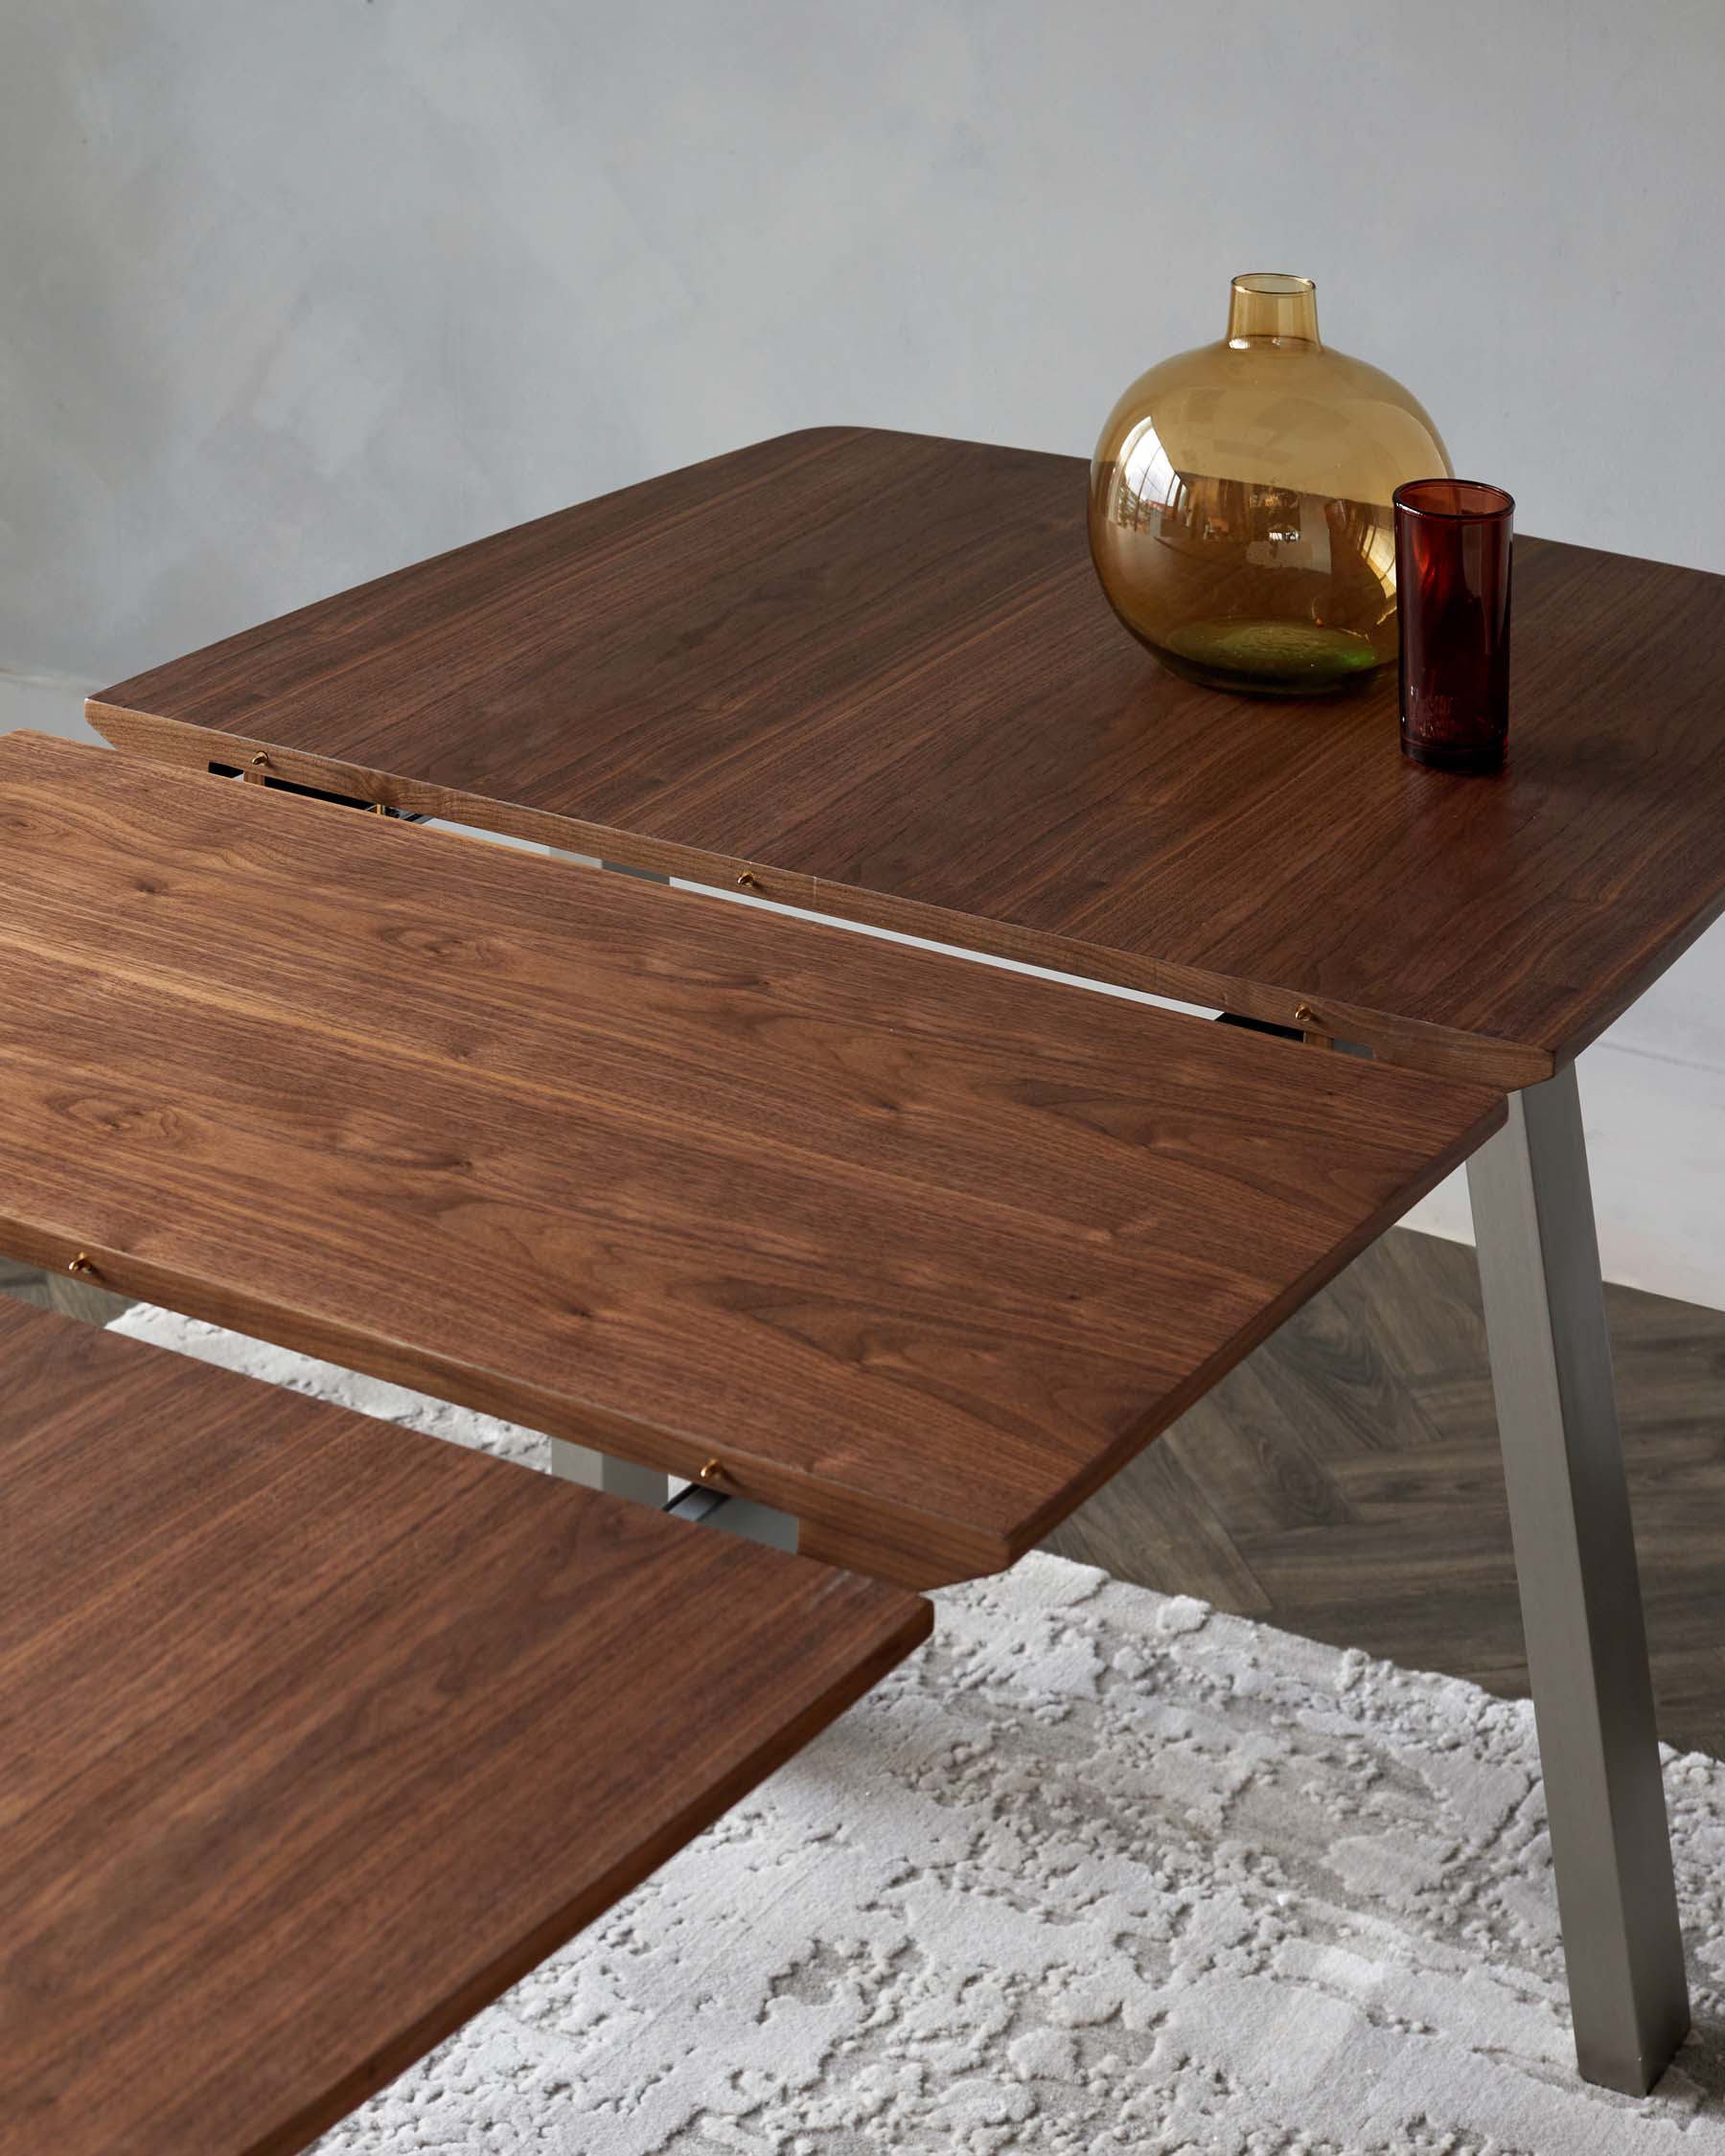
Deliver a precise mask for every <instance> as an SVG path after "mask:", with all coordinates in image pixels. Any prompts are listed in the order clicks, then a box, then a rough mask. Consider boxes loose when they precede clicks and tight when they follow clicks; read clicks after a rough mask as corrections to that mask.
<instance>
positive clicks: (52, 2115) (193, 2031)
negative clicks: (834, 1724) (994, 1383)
mask: <svg viewBox="0 0 1725 2156" xmlns="http://www.w3.org/2000/svg"><path fill="white" fill-rule="evenodd" d="M0 1368H3V1369H4V1372H5V1382H4V1384H0V1760H4V1762H5V1771H4V1773H3V1774H0V1825H3V1828H4V1831H0V2151H4V2152H5V2156H263V2152H265V2151H278V2150H288V2149H295V2148H300V2147H303V2146H304V2145H305V2144H306V2143H307V2142H309V2141H311V2139H313V2138H314V2137H315V2136H316V2135H317V2134H319V2133H320V2132H322V2130H323V2129H324V2128H325V2127H326V2126H329V2125H331V2124H332V2123H334V2121H335V2120H337V2119H339V2118H341V2117H342V2116H343V2115H344V2114H345V2113H346V2112H348V2111H350V2110H352V2109H353V2107H354V2106H355V2105H356V2104H357V2103H359V2102H360V2101H362V2100H363V2099H365V2098H366V2097H367V2096H369V2095H370V2094H371V2093H372V2092H373V2091H374V2090H375V2089H378V2088H380V2086H381V2085H382V2084H383V2083H384V2082H385V2081H387V2080H389V2079H390V2078H392V2077H393V2076H395V2075H396V2074H398V2073H399V2072H401V2070H402V2069H403V2067H405V2066H406V2065H408V2064H409V2063H410V2062H411V2061H412V2060H413V2059H415V2058H417V2057H418V2056H419V2055H420V2054H421V2053H423V2052H426V2051H428V2050H429V2049H430V2048H431V2046H432V2045H433V2044H435V2043H437V2042H438V2041H440V2040H441V2038H443V2037H444V2036H446V2035H448V2034H449V2031H450V2030H452V2029H454V2028H456V2027H458V2026H459V2025H460V2024H461V2023H462V2022H463V2021H465V2020H467V2019H468V2017H469V2016H470V2015H472V2014H474V2013H476V2012H477V2011H478V2010H479V2008H480V2007H483V2006H485V2005H487V2004H488V2003H489V2002H490V2001H491V2000H493V1999H495V1997H496V1996H497V1995H498V1994H499V1993H500V1992H502V1991H503V1990H504V1989H506V1988H507V1986H508V1985H509V1984H512V1983H514V1982H515V1981H516V1979H517V1977H520V1976H523V1975H525V1973H526V1972H527V1970H528V1969H530V1968H532V1967H533V1966H534V1964H535V1963H536V1962H538V1961H541V1960H542V1959H543V1958H544V1956H545V1955H546V1954H548V1953H549V1952H550V1951H551V1950H552V1948H554V1947H556V1946H558V1945H560V1944H561V1943H562V1942H563V1940H564V1939H565V1938H569V1937H570V1935H571V1934H572V1933H574V1932H575V1931H577V1930H578V1929H579V1928H580V1927H581V1926H582V1925H583V1924H584V1923H586V1922H588V1921H589V1920H590V1919H591V1918H593V1917H594V1916H596V1915H599V1914H600V1912H601V1911H602V1910H605V1909H607V1908H609V1906H610V1904H611V1903H612V1902H613V1901H615V1900H616V1899H617V1898H618V1896H619V1895H621V1894H622V1893H624V1892H626V1891H627V1890H628V1889H629V1888H630V1887H632V1886H633V1885H634V1884H635V1882H636V1881H637V1880H639V1879H642V1878H644V1877H645V1876H646V1874H647V1873H648V1872H649V1871H651V1870H652V1869H654V1867H655V1865H658V1864H660V1863H662V1862H663V1861H664V1859H665V1858H666V1857H668V1856H669V1855H671V1854H672V1852H673V1851H674V1850H676V1849H678V1848H679V1847H680V1846H682V1845H683V1844H684V1843H685V1842H687V1841H688V1840H689V1839H690V1837H691V1836H692V1835H694V1834H695V1833H696V1832H698V1831H699V1829H700V1828H701V1827H702V1826H704V1825H705V1824H706V1823H708V1822H709V1821H710V1820H712V1819H714V1818H716V1817H717V1816H718V1815H719V1813H720V1812H722V1811H723V1810H724V1808H725V1807H726V1806H727V1805H728V1804H730V1803H732V1802H733V1801H735V1800H736V1799H737V1798H739V1797H740V1796H742V1795H743V1794H744V1793H745V1792H746V1791H747V1790H748V1789H749V1788H751V1787H752V1786H753V1785H754V1784H755V1783H756V1782H757V1781H759V1780H760V1779H761V1778H763V1777H764V1776H765V1775H766V1774H768V1773H769V1772H770V1770H771V1769H772V1768H773V1767H775V1766H777V1765H778V1764H779V1762H780V1761H781V1760H783V1759H785V1758H787V1757H788V1756H789V1755H791V1754H792V1753H793V1752H794V1751H796V1750H797V1749H798V1747H799V1746H800V1745H802V1744H803V1743H804V1742H806V1740H807V1739H808V1738H809V1737H811V1736H812V1735H813V1734H814V1733H815V1732H816V1731H817V1730H819V1729H821V1728H822V1727H824V1726H825V1724H826V1723H828V1722H830V1721H831V1720H832V1719H833V1717H834V1716H835V1715H836V1714H838V1713H839V1711H840V1710H841V1709H843V1708H845V1707H846V1706H848V1705H849V1704H850V1702H851V1701H852V1700H854V1699H856V1698H857V1697H858V1696H859V1694H860V1693H862V1691H863V1690H865V1689H866V1688H867V1686H869V1685H871V1684H872V1683H873V1682H874V1681H875V1680H876V1679H877V1678H878V1677H880V1676H882V1675H883V1674H884V1673H885V1671H886V1670H887V1669H888V1668H890V1667H891V1665H892V1664H893V1663H896V1662H897V1661H899V1660H900V1659H901V1658H902V1657H903V1656H904V1655H906V1654H907V1653H908V1652H909V1650H910V1649H911V1648H912V1647H914V1646H915V1645H916V1644H917V1642H918V1641H919V1640H922V1639H923V1638H924V1637H926V1635H927V1633H928V1630H929V1626H930V1620H931V1614H932V1613H931V1609H930V1606H929V1604H928V1603H926V1602H924V1601H921V1600H920V1599H919V1598H917V1597H915V1596H911V1595H907V1594H902V1593H900V1592H899V1591H897V1590H895V1589H890V1588H884V1587H882V1586H880V1585H879V1584H878V1583H875V1582H873V1581H868V1580H862V1579H857V1578H854V1577H850V1576H846V1575H845V1574H842V1573H838V1572H834V1571H828V1570H827V1569H826V1568H824V1567H822V1566H817V1565H811V1564H808V1563H806V1562H804V1561H803V1560H801V1559H798V1558H792V1557H786V1556H784V1555H782V1554H779V1553H777V1552H774V1551H771V1550H764V1549H760V1548H754V1547H753V1546H751V1545H749V1544H747V1543H744V1542H741V1541H739V1540H737V1539H736V1538H735V1537H733V1536H730V1535H721V1534H712V1533H703V1532H702V1531H701V1529H700V1528H698V1527H692V1526H687V1525H683V1524H682V1523H680V1522H678V1521H673V1520H666V1519H662V1518H661V1517H660V1516H659V1515H658V1514H657V1513H655V1512H652V1511H650V1510H647V1509H646V1508H644V1507H642V1506H639V1505H630V1504H624V1503H622V1502H618V1501H616V1500H613V1499H609V1498H601V1497H597V1496H595V1495H594V1494H593V1493H591V1492H589V1491H585V1490H577V1489H573V1488H571V1487H569V1486H568V1485H567V1484H564V1483H558V1482H554V1481H553V1480H552V1479H551V1478H550V1477H549V1476H545V1475H535V1474H533V1473H531V1472H530V1471H528V1470H527V1469H525V1468H521V1467H517V1466H513V1465H509V1464H506V1463H504V1462H502V1461H499V1460H494V1459H489V1458H486V1457H484V1456H482V1455H480V1454H477V1453H472V1452H465V1451H463V1450H462V1449H461V1448H460V1447H458V1446H455V1445H449V1444H445V1443H443V1442H441V1441H440V1440H439V1439H437V1438H435V1437H425V1436H421V1435H419V1434H416V1433H412V1432H408V1431H403V1430H399V1429H397V1428H396V1427H395V1426H394V1425H392V1424H387V1423H380V1422H373V1421H369V1420H367V1419H366V1418H365V1417H363V1416H361V1415H357V1414H352V1413H349V1412H347V1411H344V1410H339V1409H335V1408H331V1407H328V1406H325V1405H323V1404H322V1403H320V1402H317V1401H311V1400H307V1399H305V1398H303V1397H302V1396H301V1395H300V1394H298V1393H295V1392H291V1391H287V1390H284V1389H282V1388H278V1387H274V1386H266V1385H261V1384H259V1383H257V1382H256V1381H255V1380H253V1379H250V1378H244V1377H239V1376H236V1375H235V1374H234V1373H233V1372H232V1371H228V1370H219V1369H214V1368H212V1367H210V1366H209V1365H205V1364H200V1363H196V1362H193V1361H191V1360H190V1359H189V1358H187V1357H185V1356H180V1355H174V1354H170V1353H169V1352H167V1351H166V1350H164V1349H161V1348H155V1347H147V1346H144V1345H143V1344H141V1343H140V1342H136V1341H128V1340H123V1339H121V1338H119V1337H117V1336H116V1335H114V1334H111V1333H103V1332H101V1331H99V1330H98V1329H97V1328H96V1327H94V1326H90V1325H80V1324H75V1323H73V1322H72V1321H71V1320H70V1319H63V1318H50V1317H48V1316H46V1315H45V1314H43V1313H40V1312H36V1311H31V1310H27V1309H26V1308H25V1307H24V1306H23V1305H22V1304H20V1303H15V1302H9V1303H0Z"/></svg>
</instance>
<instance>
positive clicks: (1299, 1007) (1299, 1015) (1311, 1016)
mask: <svg viewBox="0 0 1725 2156" xmlns="http://www.w3.org/2000/svg"><path fill="white" fill-rule="evenodd" d="M1294 1022H1295V1024H1296V1025H1316V1024H1317V1022H1318V1014H1317V1012H1316V1011H1315V1010H1313V1008H1312V1006H1311V1005H1310V1004H1309V1003H1298V1004H1296V1005H1295V1007H1294Z"/></svg>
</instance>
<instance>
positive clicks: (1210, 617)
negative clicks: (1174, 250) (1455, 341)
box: [1090, 272, 1451, 696]
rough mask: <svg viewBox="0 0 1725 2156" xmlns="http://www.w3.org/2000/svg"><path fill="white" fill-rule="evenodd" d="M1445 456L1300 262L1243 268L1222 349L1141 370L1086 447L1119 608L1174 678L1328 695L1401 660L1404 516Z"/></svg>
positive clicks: (1445, 467) (1261, 692)
mask: <svg viewBox="0 0 1725 2156" xmlns="http://www.w3.org/2000/svg"><path fill="white" fill-rule="evenodd" d="M1450 470H1451V467H1450V461H1449V455H1448V452H1447V451H1446V450H1445V448H1444V447H1443V444H1442V442H1441V441H1440V440H1439V439H1438V430H1437V428H1436V427H1435V426H1434V425H1433V424H1432V423H1431V421H1430V420H1429V419H1428V418H1427V417H1426V414H1425V412H1424V411H1423V409H1422V408H1421V407H1420V405H1419V404H1418V403H1417V402H1416V401H1415V399H1414V398H1412V397H1411V396H1409V394H1408V392H1407V391H1406V390H1405V389H1404V388H1403V387H1402V386H1401V384H1400V383H1399V382H1396V381H1392V380H1391V378H1390V377H1389V376H1388V375H1386V374H1382V373H1380V372H1379V370H1378V369H1377V368H1376V367H1368V365H1367V364H1366V362H1365V361H1364V360H1362V359H1350V358H1348V357H1347V356H1346V355H1345V353H1341V352H1331V351H1327V350H1326V349H1325V347H1324V346H1323V344H1322V341H1321V340H1320V338H1319V335H1318V299H1317V291H1316V287H1314V286H1313V284H1312V281H1311V279H1310V278H1308V277H1286V276H1282V275H1280V274H1269V273H1264V272H1258V273H1254V274H1253V275H1251V276H1246V277H1236V278H1235V279H1234V281H1233V292H1232V296H1231V298H1230V303H1229V310H1228V335H1227V337H1226V339H1225V340H1224V341H1223V342H1222V343H1221V344H1213V345H1206V346H1204V347H1203V348H1202V349H1201V350H1200V351H1197V352H1183V353H1181V354H1179V355H1178V356H1176V357H1174V358H1172V359H1164V360H1163V361H1162V362H1161V365H1160V366H1156V367H1152V368H1151V369H1150V371H1149V373H1148V374H1144V375H1140V376H1139V377H1138V380H1137V381H1135V382H1134V383H1133V385H1132V387H1131V388H1130V389H1129V390H1128V391H1127V392H1126V394H1125V396H1124V397H1122V398H1121V399H1120V401H1119V402H1118V403H1117V404H1116V405H1115V408H1114V410H1113V412H1112V413H1110V415H1109V420H1108V424H1107V425H1106V426H1105V427H1104V428H1103V429H1102V438H1101V440H1100V441H1099V442H1098V443H1097V444H1096V453H1095V456H1094V457H1093V458H1092V462H1091V491H1090V541H1091V555H1092V560H1093V561H1094V562H1095V564H1096V574H1097V575H1098V576H1099V577H1100V578H1101V580H1102V588H1103V590H1104V591H1105V592H1106V593H1107V594H1108V599H1109V604H1110V605H1111V606H1112V607H1113V608H1114V610H1115V613H1116V614H1118V615H1119V617H1120V619H1121V621H1123V622H1124V623H1125V625H1126V627H1127V628H1128V629H1129V630H1130V631H1132V633H1133V634H1134V635H1135V636H1136V637H1137V638H1138V641H1139V642H1140V643H1141V644H1143V645H1145V646H1147V647H1148V649H1149V650H1150V651H1152V652H1154V653H1155V654H1156V656H1157V657H1158V658H1159V659H1161V662H1162V664H1163V665H1164V666H1166V667H1169V668H1171V669H1172V671H1173V672H1174V673H1176V674H1181V675H1184V676H1185V677H1186V678H1187V679H1189V680H1193V681H1202V682H1205V683H1207V685H1209V686H1210V687H1212V688H1219V689H1234V690H1243V691H1245V692H1246V693H1247V694H1249V695H1256V696H1322V695H1328V694H1331V693H1333V692H1334V691H1336V690H1337V689H1341V688H1345V687H1346V686H1348V685H1349V684H1350V683H1353V682H1356V681H1363V680H1367V679H1369V678H1370V677H1372V676H1373V675H1375V674H1376V673H1377V672H1378V670H1379V669H1380V668H1381V667H1385V666H1393V665H1394V663H1395V647H1396V636H1395V514H1394V511H1393V509H1392V508H1391V499H1392V497H1393V495H1394V493H1395V490H1396V488H1397V487H1399V486H1400V485H1401V484H1402V482H1403V481H1404V480H1408V479H1430V478H1438V477H1442V476H1447V475H1448V474H1449V473H1450Z"/></svg>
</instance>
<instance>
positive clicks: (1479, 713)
mask: <svg viewBox="0 0 1725 2156" xmlns="http://www.w3.org/2000/svg"><path fill="white" fill-rule="evenodd" d="M1394 499H1395V611H1396V617H1397V622H1398V625H1399V627H1400V630H1401V745H1402V754H1403V755H1404V756H1412V757H1413V758H1414V759H1415V762H1416V763H1420V764H1435V765H1437V766H1438V768H1439V769H1441V770H1447V771H1494V770H1496V769H1497V768H1498V766H1499V765H1500V764H1501V763H1502V762H1503V761H1504V746H1505V744H1506V742H1507V739H1508V735H1509V553H1510V547H1511V543H1512V540H1513V536H1514V516H1515V503H1514V501H1513V500H1512V499H1511V498H1510V496H1509V495H1508V494H1507V493H1505V492H1504V490H1503V488H1502V487H1487V486H1483V485H1482V484H1481V483H1480V482H1479V481H1478V480H1476V479H1410V480H1409V481H1408V482H1407V484H1406V485H1405V486H1401V487H1397V488H1396V490H1395V496H1394Z"/></svg>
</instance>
